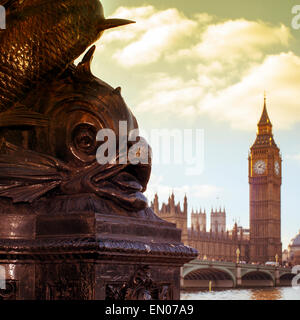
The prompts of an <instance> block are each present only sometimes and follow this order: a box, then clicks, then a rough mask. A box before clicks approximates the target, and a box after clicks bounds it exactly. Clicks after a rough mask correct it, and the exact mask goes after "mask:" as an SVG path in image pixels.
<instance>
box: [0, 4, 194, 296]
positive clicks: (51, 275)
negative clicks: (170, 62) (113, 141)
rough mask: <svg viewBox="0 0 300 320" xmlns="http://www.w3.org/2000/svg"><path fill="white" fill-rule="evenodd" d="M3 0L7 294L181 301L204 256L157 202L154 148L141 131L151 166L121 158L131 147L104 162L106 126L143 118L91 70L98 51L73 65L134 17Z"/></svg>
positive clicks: (0, 157)
mask: <svg viewBox="0 0 300 320" xmlns="http://www.w3.org/2000/svg"><path fill="white" fill-rule="evenodd" d="M0 4H2V5H7V8H8V26H7V29H6V30H4V31H1V32H0V60H1V64H0V111H1V113H0V221H1V229H0V267H4V268H5V270H6V278H7V279H6V283H7V287H6V289H5V290H0V299H1V298H2V299H41V300H61V299H72V300H74V299H79V300H82V299H86V300H92V299H121V300H122V299H123V300H124V299H171V298H175V299H176V298H179V267H180V266H182V265H183V263H185V262H187V261H189V260H191V259H193V258H194V257H195V256H196V255H197V252H196V251H195V250H193V249H192V248H189V247H185V246H184V245H182V244H181V243H180V230H178V229H176V228H175V226H174V225H173V224H170V223H167V222H165V221H163V220H161V219H159V218H158V217H157V216H156V215H155V213H154V212H153V211H152V209H150V208H149V207H148V204H147V199H146V198H145V196H144V195H143V192H144V191H145V190H146V187H147V183H148V180H149V177H150V173H151V152H150V147H149V146H148V144H147V143H146V142H145V141H144V140H143V139H142V138H140V139H141V141H143V142H144V143H143V144H142V145H143V148H141V149H140V155H142V157H143V156H144V157H146V158H147V164H137V165H132V164H130V163H129V164H118V159H119V158H120V157H122V156H124V153H125V155H126V156H127V151H128V149H129V148H130V146H131V143H128V145H127V148H125V149H126V150H123V149H121V147H120V146H118V147H119V148H118V152H117V155H116V164H104V165H100V164H99V163H98V162H97V159H96V151H97V149H98V148H99V146H100V142H97V139H96V136H97V133H98V131H99V130H100V129H103V128H107V129H111V130H113V132H115V134H116V136H117V138H119V137H120V136H121V135H123V134H124V133H122V132H120V131H119V123H120V121H125V122H126V123H127V133H129V131H131V130H132V129H138V124H137V120H136V119H135V117H134V116H133V114H132V113H131V111H130V109H129V108H128V107H127V105H126V103H125V102H124V100H123V98H122V96H121V90H120V88H117V89H114V88H112V87H111V86H109V85H108V84H106V83H105V82H103V81H101V80H100V79H98V78H96V77H94V76H93V75H92V73H91V70H90V64H91V60H92V56H93V53H94V51H95V47H92V48H91V49H90V50H89V51H88V52H87V53H86V55H85V57H84V58H83V60H82V62H81V63H80V64H79V65H78V66H75V65H74V64H73V61H74V59H75V58H76V57H78V56H79V55H80V54H81V53H83V52H84V51H85V49H86V48H87V47H88V46H89V45H91V44H92V43H93V42H94V41H95V40H96V39H98V38H99V37H100V35H101V34H102V32H103V30H105V29H107V28H110V27H114V26H118V25H122V24H126V23H130V22H129V21H124V20H118V19H114V20H106V19H105V18H104V15H103V9H102V6H101V4H100V2H99V1H97V0H90V1H79V0H68V1H54V2H53V1H51V2H50V1H48V2H47V1H46V2H45V1H38V0H24V1H17V0H15V1H5V0H4V1H3V0H2V1H1V0H0ZM41 21H43V23H41ZM146 266H148V267H147V268H146ZM124 288H125V289H126V290H125V289H124Z"/></svg>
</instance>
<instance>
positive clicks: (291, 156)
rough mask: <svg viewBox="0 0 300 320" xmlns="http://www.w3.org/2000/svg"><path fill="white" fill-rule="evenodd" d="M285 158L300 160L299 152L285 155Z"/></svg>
mask: <svg viewBox="0 0 300 320" xmlns="http://www.w3.org/2000/svg"><path fill="white" fill-rule="evenodd" d="M285 158H286V159H289V160H296V161H299V162H300V153H299V154H293V155H286V157H285Z"/></svg>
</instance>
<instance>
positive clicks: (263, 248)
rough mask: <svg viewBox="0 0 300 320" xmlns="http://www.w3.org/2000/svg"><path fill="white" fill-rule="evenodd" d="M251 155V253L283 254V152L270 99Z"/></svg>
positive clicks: (259, 256)
mask: <svg viewBox="0 0 300 320" xmlns="http://www.w3.org/2000/svg"><path fill="white" fill-rule="evenodd" d="M257 127H258V130H257V136H256V140H255V142H254V144H253V145H252V147H251V149H250V155H249V186H250V257H251V260H252V261H255V262H266V261H275V256H276V254H277V255H278V256H279V257H280V258H281V252H282V245H281V182H282V179H281V162H282V160H281V155H280V150H279V148H278V147H277V145H276V143H275V140H274V137H273V126H272V123H271V121H270V118H269V115H268V111H267V99H266V95H265V97H264V106H263V112H262V115H261V118H260V120H259V122H258V125H257Z"/></svg>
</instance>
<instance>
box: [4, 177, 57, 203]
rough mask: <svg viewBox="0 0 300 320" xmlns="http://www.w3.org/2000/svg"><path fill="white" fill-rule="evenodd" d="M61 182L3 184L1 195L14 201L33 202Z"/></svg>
mask: <svg viewBox="0 0 300 320" xmlns="http://www.w3.org/2000/svg"><path fill="white" fill-rule="evenodd" d="M59 184H60V181H52V182H50V183H40V184H32V185H27V184H25V183H24V184H23V185H22V184H21V185H16V184H12V185H1V184H0V197H7V198H11V199H12V200H13V202H14V203H19V202H29V203H32V202H33V201H34V200H36V199H38V198H39V197H41V196H42V195H44V194H45V193H47V192H48V191H51V190H53V189H54V188H55V187H57V186H58V185H59Z"/></svg>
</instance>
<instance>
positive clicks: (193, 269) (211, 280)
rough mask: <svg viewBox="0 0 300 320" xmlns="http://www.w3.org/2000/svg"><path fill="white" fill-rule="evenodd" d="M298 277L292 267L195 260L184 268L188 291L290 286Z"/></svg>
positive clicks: (183, 274)
mask: <svg viewBox="0 0 300 320" xmlns="http://www.w3.org/2000/svg"><path fill="white" fill-rule="evenodd" d="M294 277H295V274H293V273H292V269H291V268H283V267H279V266H266V265H254V264H242V263H233V262H220V261H208V260H199V259H196V260H193V261H191V262H189V263H187V264H185V265H184V267H183V268H181V287H182V288H184V289H204V288H209V286H211V287H212V288H243V287H244V288H249V287H277V286H290V285H291V282H292V279H293V278H294Z"/></svg>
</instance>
